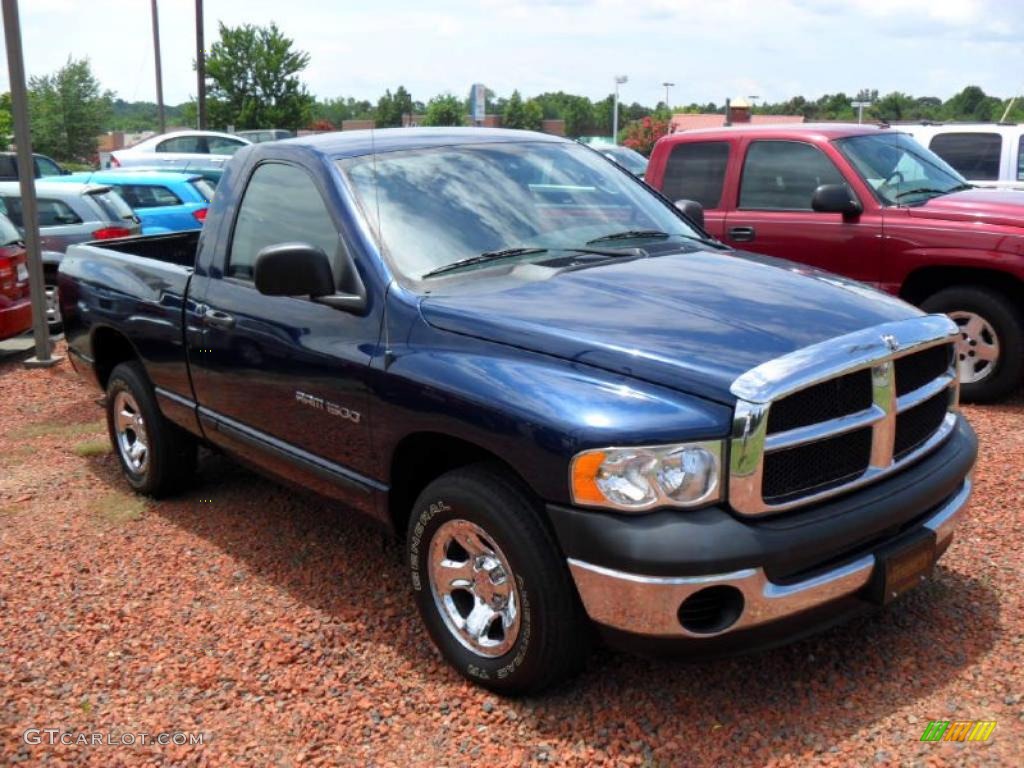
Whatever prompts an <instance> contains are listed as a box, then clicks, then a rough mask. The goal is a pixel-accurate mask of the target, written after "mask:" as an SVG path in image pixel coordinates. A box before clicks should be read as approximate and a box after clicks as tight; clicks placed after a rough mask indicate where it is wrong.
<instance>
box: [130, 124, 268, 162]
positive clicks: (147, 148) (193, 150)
mask: <svg viewBox="0 0 1024 768" xmlns="http://www.w3.org/2000/svg"><path fill="white" fill-rule="evenodd" d="M251 143H252V142H251V141H248V140H247V139H243V138H241V137H240V136H233V135H232V134H230V133H218V132H217V131H177V132H175V133H164V134H161V135H159V136H153V137H152V138H149V139H146V140H145V141H140V142H139V143H138V144H136V145H135V146H133V147H128V148H127V149H119V150H117V151H116V152H111V153H110V167H111V168H127V167H130V166H139V165H145V166H149V167H153V168H180V167H182V166H185V165H188V164H189V163H193V164H194V163H196V162H197V161H203V162H205V163H206V164H207V165H214V166H218V165H223V164H224V163H226V162H227V161H228V160H230V159H231V156H232V155H234V154H235V152H237V151H238V150H240V149H241V148H242V147H247V146H249V145H250V144H251Z"/></svg>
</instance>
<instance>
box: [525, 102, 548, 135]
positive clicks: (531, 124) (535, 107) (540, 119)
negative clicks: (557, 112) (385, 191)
mask: <svg viewBox="0 0 1024 768" xmlns="http://www.w3.org/2000/svg"><path fill="white" fill-rule="evenodd" d="M543 123H544V108H543V107H542V106H541V105H540V102H538V101H537V100H536V99H530V100H529V101H527V102H526V103H525V104H524V105H523V128H524V129H526V130H527V131H539V130H540V129H541V126H542V125H543Z"/></svg>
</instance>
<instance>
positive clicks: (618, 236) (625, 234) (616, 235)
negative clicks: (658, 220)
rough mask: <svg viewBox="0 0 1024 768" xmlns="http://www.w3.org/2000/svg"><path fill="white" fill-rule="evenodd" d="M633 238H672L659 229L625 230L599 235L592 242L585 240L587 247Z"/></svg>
mask: <svg viewBox="0 0 1024 768" xmlns="http://www.w3.org/2000/svg"><path fill="white" fill-rule="evenodd" d="M635 237H672V235H670V234H669V233H668V232H662V231H661V230H660V229H626V230H623V231H622V232H612V233H611V234H610V235H601V237H595V238H594V239H593V240H587V245H591V244H593V243H603V242H604V241H606V240H631V239H633V238H635Z"/></svg>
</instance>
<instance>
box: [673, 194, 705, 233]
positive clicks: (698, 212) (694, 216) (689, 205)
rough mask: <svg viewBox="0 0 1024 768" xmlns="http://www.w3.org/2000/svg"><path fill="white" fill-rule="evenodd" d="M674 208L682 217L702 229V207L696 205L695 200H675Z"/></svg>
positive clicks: (698, 204)
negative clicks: (680, 212)
mask: <svg viewBox="0 0 1024 768" xmlns="http://www.w3.org/2000/svg"><path fill="white" fill-rule="evenodd" d="M675 206H676V208H678V209H679V210H680V211H682V213H683V215H684V216H685V217H686V218H688V219H689V220H690V221H692V222H693V223H694V224H696V225H697V226H698V227H700V228H701V229H704V206H703V205H701V204H700V203H698V202H697V201H696V200H676V202H675Z"/></svg>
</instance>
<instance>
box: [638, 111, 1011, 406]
mask: <svg viewBox="0 0 1024 768" xmlns="http://www.w3.org/2000/svg"><path fill="white" fill-rule="evenodd" d="M646 180H647V183H648V184H650V185H651V186H653V187H654V188H655V189H657V190H660V191H661V192H662V193H663V194H664V195H665V196H667V197H669V198H670V199H672V200H674V201H677V204H678V205H679V206H680V207H681V208H683V209H684V210H685V211H686V212H688V213H689V214H690V215H691V216H697V217H698V218H699V217H700V216H701V215H703V218H704V222H703V223H704V226H705V227H706V229H707V230H708V232H710V233H711V234H712V235H714V236H715V237H717V238H718V239H720V240H722V241H723V242H725V243H728V244H729V245H733V246H735V247H737V248H742V249H745V250H748V251H754V252H756V253H764V254H768V255H771V256H779V257H782V258H786V259H790V260H792V261H796V262H801V263H804V264H809V265H811V266H814V267H820V268H821V269H825V270H829V271H831V272H836V273H838V274H841V275H846V276H848V277H852V278H854V279H857V280H860V281H863V282H864V283H867V284H868V285H872V286H875V287H877V288H880V289H882V290H884V291H887V292H889V293H891V294H894V295H897V296H900V297H901V298H903V299H906V300H907V301H909V302H912V303H914V304H917V305H919V306H920V307H921V308H923V309H925V310H926V311H930V312H945V313H948V314H949V315H950V316H951V317H952V318H953V319H954V320H955V321H956V322H957V324H958V325H959V326H960V327H961V339H960V344H959V349H958V354H959V357H960V372H961V377H962V380H963V389H962V396H963V398H964V399H965V400H973V401H978V402H981V401H990V400H995V399H998V398H1000V397H1003V396H1005V395H1007V394H1009V393H1010V392H1012V391H1014V390H1016V389H1017V387H1018V386H1019V385H1020V383H1021V376H1022V373H1024V312H1022V308H1024V193H1022V192H1018V191H1000V190H992V189H977V188H974V187H972V186H971V185H970V184H968V183H967V182H966V181H965V180H964V178H963V177H962V176H960V174H958V173H957V172H956V171H955V170H953V168H951V167H950V166H949V165H948V164H947V163H946V162H944V161H943V160H942V159H941V158H939V157H938V156H937V155H935V154H934V153H933V152H931V151H930V150H928V149H926V148H924V147H922V146H921V145H920V144H918V143H917V142H916V141H915V140H914V139H913V138H911V137H910V136H908V135H907V134H905V133H900V132H898V131H897V130H893V129H889V128H879V127H876V126H868V125H840V124H826V125H811V124H792V125H778V126H750V127H746V126H743V127H739V126H737V127H729V128H720V129H709V130H696V131H686V132H684V133H677V134H673V135H670V136H666V137H664V138H662V139H661V140H660V141H658V143H657V144H656V145H655V147H654V151H653V152H652V154H651V160H650V165H649V166H648V169H647V175H646Z"/></svg>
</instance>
